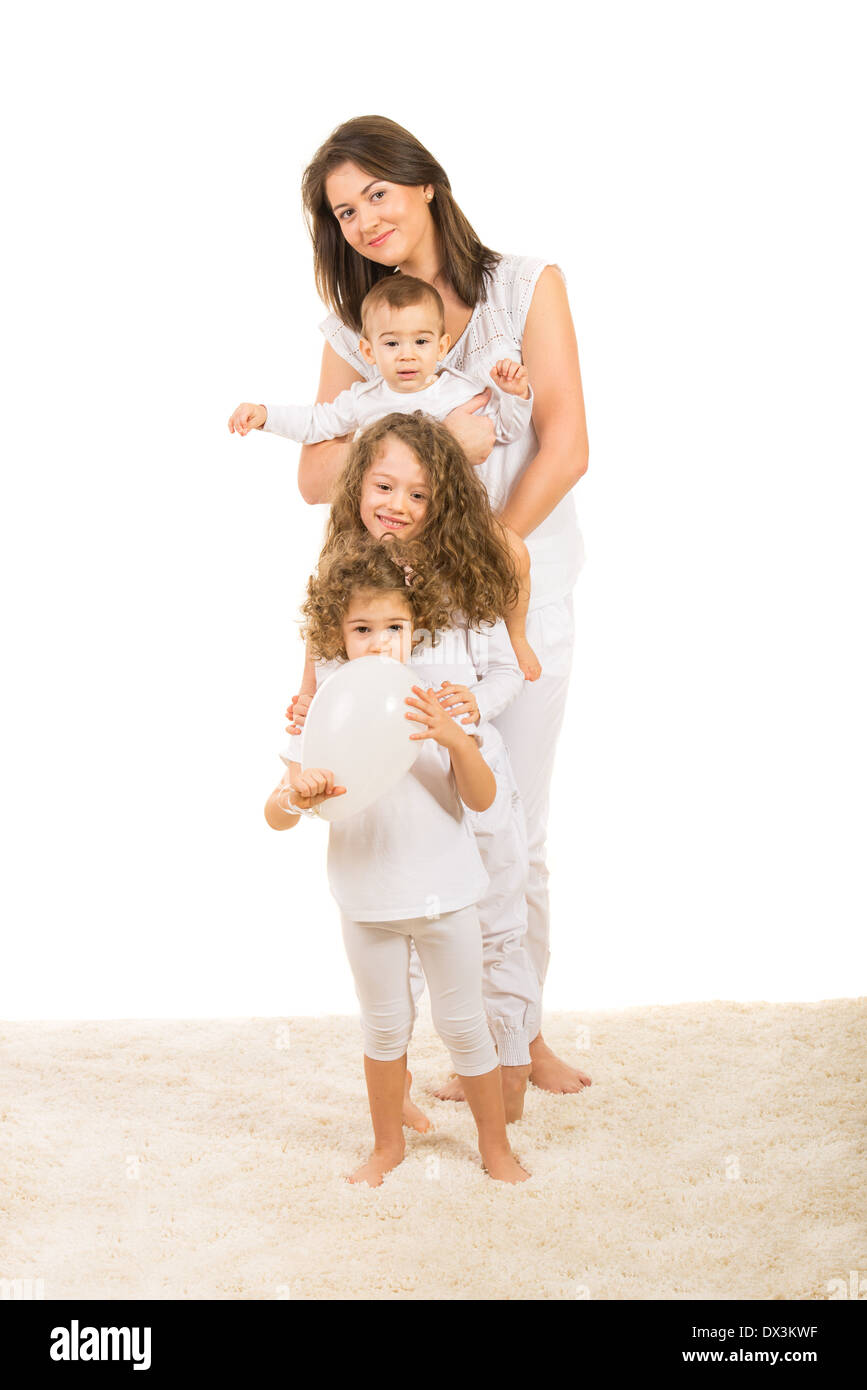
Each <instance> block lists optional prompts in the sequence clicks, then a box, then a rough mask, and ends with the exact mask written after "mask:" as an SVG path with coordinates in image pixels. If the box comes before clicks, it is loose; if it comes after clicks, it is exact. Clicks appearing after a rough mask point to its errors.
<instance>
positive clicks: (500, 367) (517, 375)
mask: <svg viewBox="0 0 867 1390" xmlns="http://www.w3.org/2000/svg"><path fill="white" fill-rule="evenodd" d="M491 381H493V383H494V385H495V386H499V388H500V390H501V391H505V392H506V395H507V396H523V398H524V400H525V401H526V400H528V399H529V396H530V377H529V375H528V373H527V368H526V367H525V366H524V364H523V362H513V361H512V359H511V357H501V358H500V360H499V362H495V363H494V365H493V368H492V369H491Z"/></svg>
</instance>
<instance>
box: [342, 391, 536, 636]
mask: <svg viewBox="0 0 867 1390" xmlns="http://www.w3.org/2000/svg"><path fill="white" fill-rule="evenodd" d="M389 435H392V436H393V437H394V438H395V439H399V440H401V442H402V443H404V444H406V445H407V447H408V448H410V449H411V450H412V452H413V453H414V454H415V456H416V458H417V459H418V461H419V463H420V464H421V465H422V467H423V468H424V470H425V472H426V473H427V481H428V486H429V488H430V494H431V495H430V501H429V503H428V508H427V513H426V515H425V519H424V528H423V530H422V533H421V535H420V536H418V537H416V540H415V544H417V545H420V546H422V547H423V551H424V555H425V556H426V557H427V565H428V567H429V568H430V567H432V568H434V569H435V570H436V573H437V576H438V579H439V582H440V584H441V585H442V587H443V589H444V590H445V593H446V597H447V602H448V603H449V606H450V610H451V614H452V616H453V617H454V615H455V614H456V613H458V612H459V613H460V614H461V616H462V617H463V619H464V621H465V622H466V623H467V625H468V626H469V627H471V628H478V627H479V625H480V624H481V623H494V622H497V621H498V619H500V618H502V617H503V616H504V615H505V614H506V613H507V612H508V611H509V609H510V608H511V607H512V606H513V604H514V603H515V602H516V601H517V598H518V578H517V574H516V571H515V562H514V560H513V558H512V552H511V550H510V548H509V545H508V542H507V540H506V537H505V533H504V531H503V527H502V526H501V524H500V522H499V521H498V520H497V518H496V517H495V516H494V513H493V512H492V511H491V504H490V501H489V499H488V494H487V491H486V489H485V486H484V484H483V483H482V482H481V480H480V479H479V477H478V475H477V473H476V471H475V469H474V468H473V466H472V464H471V463H470V461H469V459H468V458H467V456H466V454H465V453H464V451H463V449H462V448H461V446H460V444H459V443H458V441H457V440H456V439H455V437H454V435H453V434H452V433H451V432H450V431H449V430H447V429H446V427H445V425H443V424H440V422H439V421H438V420H434V419H433V418H432V417H431V416H429V415H425V414H423V413H422V411H420V410H416V411H414V412H413V414H411V415H400V414H393V415H386V416H384V417H383V419H381V420H377V421H376V423H375V424H374V425H371V426H370V427H369V428H368V429H366V430H365V431H364V433H363V434H361V435H359V437H358V439H356V440H355V442H354V444H353V445H352V447H351V449H350V451H349V457H348V459H347V461H346V465H345V467H344V469H343V472H342V473H341V474H340V477H339V478H338V479H337V481H336V483H335V489H334V495H333V497H332V501H331V513H330V516H329V519H328V527H327V530H326V532H325V544H324V546H323V551H322V554H323V555H327V554H328V553H329V552H330V550H331V548H332V546H333V545H334V544H335V542H336V540H337V538H338V536H341V535H344V534H346V533H352V534H355V535H359V534H361V535H367V534H368V532H367V530H366V528H365V526H364V523H363V521H362V520H361V484H362V481H363V479H364V475H365V474H366V473H367V471H368V469H369V468H370V467H371V466H372V465H373V464H374V463H375V462H376V460H377V458H378V456H379V453H380V450H381V448H382V445H383V443H384V441H385V440H386V438H387V437H388V436H389Z"/></svg>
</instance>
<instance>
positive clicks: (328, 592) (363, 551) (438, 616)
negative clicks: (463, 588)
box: [301, 530, 450, 661]
mask: <svg viewBox="0 0 867 1390" xmlns="http://www.w3.org/2000/svg"><path fill="white" fill-rule="evenodd" d="M395 591H396V592H398V593H401V594H403V595H404V597H405V598H406V600H407V602H408V604H409V608H410V612H411V613H412V623H413V646H414V647H415V646H417V645H418V643H419V642H420V641H426V640H427V639H428V637H429V639H430V645H432V646H436V644H437V641H438V629H440V628H446V627H448V626H449V616H450V610H449V605H448V602H447V600H446V595H445V593H444V591H443V588H442V584H441V582H440V578H439V575H438V574H437V573H436V571H435V570H434V569H433V567H432V566H431V565H430V564H426V563H425V557H424V554H423V552H422V551H421V548H420V547H419V546H417V545H415V544H414V543H413V542H411V541H410V542H400V541H394V542H393V541H392V540H391V538H390V537H389V539H388V540H387V541H385V542H383V541H378V540H376V539H375V538H374V537H373V536H371V535H370V534H369V533H368V532H367V531H364V530H363V531H362V533H361V534H360V535H359V534H358V533H357V532H344V533H342V534H341V535H338V536H336V537H335V538H334V541H333V543H332V544H331V546H329V547H328V549H327V550H325V551H323V553H322V555H321V556H320V559H319V567H318V569H317V572H316V573H315V574H313V575H311V576H310V580H309V581H308V584H307V598H306V600H305V602H304V604H303V605H302V608H301V611H302V613H303V614H304V617H305V619H306V622H305V623H304V626H303V627H302V629H301V636H302V637H303V638H304V639H305V640H307V641H309V643H310V649H311V654H312V656H313V657H314V658H322V659H323V660H326V661H331V660H333V659H334V658H337V659H338V660H343V661H345V660H346V647H345V646H344V642H343V619H344V617H345V616H346V610H347V608H348V607H349V602H350V599H351V598H352V596H353V594H356V593H359V592H362V593H376V594H382V593H394V592H395Z"/></svg>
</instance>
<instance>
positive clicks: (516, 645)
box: [500, 522, 542, 681]
mask: <svg viewBox="0 0 867 1390" xmlns="http://www.w3.org/2000/svg"><path fill="white" fill-rule="evenodd" d="M500 524H501V525H503V523H502V522H501V523H500ZM503 530H504V532H505V536H506V542H507V544H508V546H509V549H510V550H511V552H512V559H513V560H514V562H515V570H516V572H517V575H518V598H517V602H516V603H514V604H513V605H512V607H511V609H510V610H509V612H508V613H504V614H503V617H504V620H505V623H506V629H507V631H508V633H509V639H510V641H511V643H512V648H513V650H514V653H515V656H516V657H517V658H518V665H519V666H520V668H521V671H522V672H523V675H524V679H525V680H528V681H535V680H538V679H539V677H540V676H541V674H542V667H541V665H540V664H539V658H538V657H537V656H536V653H535V652H534V651H533V648H532V647H531V646H530V643H529V642H528V641H527V609H528V608H529V606H530V552H529V550H528V549H527V547H526V545H525V544H524V541H523V540H522V539H521V537H520V536H519V535H518V533H517V531H513V530H512V528H511V526H505V525H503Z"/></svg>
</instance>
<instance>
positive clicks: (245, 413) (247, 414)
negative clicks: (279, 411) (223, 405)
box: [229, 401, 268, 434]
mask: <svg viewBox="0 0 867 1390" xmlns="http://www.w3.org/2000/svg"><path fill="white" fill-rule="evenodd" d="M267 419H268V412H267V410H266V409H265V407H264V405H251V404H250V402H249V401H245V402H244V404H243V405H239V406H238V409H237V410H236V411H235V413H234V415H230V416H229V433H230V434H247V433H249V431H250V430H260V429H261V428H262V426H263V425H264V423H265V421H266V420H267Z"/></svg>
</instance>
